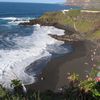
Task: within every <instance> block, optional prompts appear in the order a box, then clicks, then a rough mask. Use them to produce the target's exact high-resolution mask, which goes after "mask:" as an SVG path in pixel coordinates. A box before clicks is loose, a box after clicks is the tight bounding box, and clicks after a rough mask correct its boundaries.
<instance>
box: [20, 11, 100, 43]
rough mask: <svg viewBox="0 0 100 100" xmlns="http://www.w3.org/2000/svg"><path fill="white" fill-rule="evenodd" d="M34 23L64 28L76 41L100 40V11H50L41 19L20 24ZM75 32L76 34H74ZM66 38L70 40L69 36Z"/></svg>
mask: <svg viewBox="0 0 100 100" xmlns="http://www.w3.org/2000/svg"><path fill="white" fill-rule="evenodd" d="M34 24H40V25H44V26H54V27H56V28H60V29H63V30H65V34H66V35H71V38H70V39H71V40H73V38H74V40H75V41H77V40H78V39H79V40H80V39H81V40H82V39H88V40H100V12H96V11H87V10H81V11H80V10H70V11H66V12H64V13H63V12H49V13H46V14H44V15H43V16H41V17H40V18H39V19H35V20H30V22H28V23H20V25H34ZM73 34H75V35H74V36H72V35H73ZM54 37H56V36H54ZM59 38H62V37H59ZM65 38H66V37H65ZM66 40H68V37H67V39H66Z"/></svg>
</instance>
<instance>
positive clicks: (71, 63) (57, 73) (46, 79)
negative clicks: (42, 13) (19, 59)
mask: <svg viewBox="0 0 100 100" xmlns="http://www.w3.org/2000/svg"><path fill="white" fill-rule="evenodd" d="M72 46H73V48H74V51H73V52H71V53H68V54H65V55H64V56H62V57H60V58H59V57H58V58H55V59H52V60H51V61H49V62H48V64H47V65H46V67H45V68H44V70H43V71H42V73H41V74H40V75H39V76H37V78H38V81H37V82H35V83H33V84H31V85H27V86H26V88H27V89H29V90H39V91H46V90H52V91H59V88H61V87H64V86H66V85H67V82H68V81H67V74H68V73H69V72H70V73H73V72H75V73H77V74H79V75H80V77H81V79H84V78H85V76H86V75H87V72H89V71H91V69H92V65H89V66H88V65H85V64H84V63H85V62H88V60H89V59H90V56H89V55H90V54H89V53H90V50H91V49H92V47H93V44H92V43H91V42H84V41H82V42H80V41H79V42H76V43H74V44H73V45H72ZM90 63H91V62H90Z"/></svg>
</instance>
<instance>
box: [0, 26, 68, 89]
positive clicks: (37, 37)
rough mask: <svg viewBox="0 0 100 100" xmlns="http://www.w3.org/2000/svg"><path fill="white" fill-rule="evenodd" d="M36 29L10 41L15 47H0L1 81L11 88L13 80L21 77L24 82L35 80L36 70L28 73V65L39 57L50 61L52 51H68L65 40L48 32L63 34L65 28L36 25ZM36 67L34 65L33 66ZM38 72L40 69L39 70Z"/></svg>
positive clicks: (57, 52) (60, 52)
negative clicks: (51, 35)
mask: <svg viewBox="0 0 100 100" xmlns="http://www.w3.org/2000/svg"><path fill="white" fill-rule="evenodd" d="M33 27H34V31H33V33H32V34H31V35H28V36H16V37H14V38H13V39H12V40H10V39H9V37H7V38H8V41H11V42H13V43H15V45H14V46H13V48H10V49H0V83H1V84H2V85H3V86H4V87H6V88H10V84H11V80H13V79H20V80H21V81H22V83H23V84H31V83H34V82H35V74H36V73H35V70H39V69H40V67H39V68H38V67H37V68H36V69H35V70H32V71H30V72H29V73H27V72H26V71H25V70H26V67H27V66H29V65H30V64H31V63H33V62H35V61H38V60H39V59H42V58H43V59H44V58H46V59H45V61H46V62H48V61H49V60H50V58H51V56H52V52H54V53H56V54H64V53H68V52H69V50H68V49H67V48H64V47H62V44H63V42H61V41H58V40H55V39H53V38H51V37H50V36H49V35H48V34H57V35H63V34H64V30H61V29H57V28H54V27H48V26H40V25H35V26H33ZM33 67H34V66H33ZM37 72H38V71H37Z"/></svg>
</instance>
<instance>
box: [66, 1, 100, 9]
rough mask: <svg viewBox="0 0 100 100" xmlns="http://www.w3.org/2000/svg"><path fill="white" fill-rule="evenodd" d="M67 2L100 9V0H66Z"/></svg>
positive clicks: (67, 3)
mask: <svg viewBox="0 0 100 100" xmlns="http://www.w3.org/2000/svg"><path fill="white" fill-rule="evenodd" d="M65 4H66V5H72V6H80V7H83V8H84V9H100V0H66V3H65Z"/></svg>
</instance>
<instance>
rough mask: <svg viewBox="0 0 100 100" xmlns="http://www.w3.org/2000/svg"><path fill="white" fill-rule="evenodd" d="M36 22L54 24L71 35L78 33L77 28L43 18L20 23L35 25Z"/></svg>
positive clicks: (43, 24) (47, 24) (44, 24)
mask: <svg viewBox="0 0 100 100" xmlns="http://www.w3.org/2000/svg"><path fill="white" fill-rule="evenodd" d="M35 24H40V25H41V26H54V27H56V28H59V29H63V30H65V33H66V34H69V35H72V34H74V33H77V32H76V31H75V29H74V28H73V27H71V26H69V25H61V24H59V23H53V22H48V21H42V20H41V19H34V20H30V22H25V23H20V24H19V25H35Z"/></svg>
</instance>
